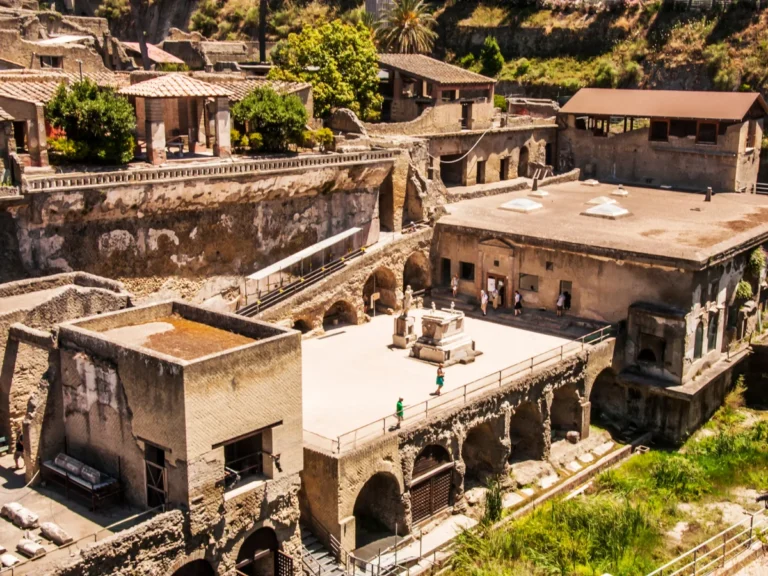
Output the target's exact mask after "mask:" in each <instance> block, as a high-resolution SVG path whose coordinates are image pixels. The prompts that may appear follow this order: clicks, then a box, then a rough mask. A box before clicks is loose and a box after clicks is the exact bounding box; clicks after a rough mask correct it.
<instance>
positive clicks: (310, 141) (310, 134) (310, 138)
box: [301, 130, 317, 148]
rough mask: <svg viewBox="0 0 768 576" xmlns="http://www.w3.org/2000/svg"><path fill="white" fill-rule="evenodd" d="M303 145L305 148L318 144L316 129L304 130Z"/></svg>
mask: <svg viewBox="0 0 768 576" xmlns="http://www.w3.org/2000/svg"><path fill="white" fill-rule="evenodd" d="M301 145H302V146H303V147H304V148H314V147H315V146H317V140H315V131H314V130H304V134H302V135H301Z"/></svg>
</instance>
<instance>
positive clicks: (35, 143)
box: [27, 104, 48, 166]
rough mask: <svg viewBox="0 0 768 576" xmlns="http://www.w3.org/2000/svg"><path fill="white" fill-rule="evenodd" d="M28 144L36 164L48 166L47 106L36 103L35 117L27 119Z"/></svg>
mask: <svg viewBox="0 0 768 576" xmlns="http://www.w3.org/2000/svg"><path fill="white" fill-rule="evenodd" d="M27 146H28V147H29V155H30V157H31V158H32V164H33V165H34V166H48V146H47V141H46V138H45V108H44V107H43V105H42V104H36V105H35V117H34V118H33V119H31V120H27Z"/></svg>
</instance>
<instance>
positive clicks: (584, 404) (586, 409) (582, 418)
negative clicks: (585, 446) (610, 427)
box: [576, 399, 592, 440]
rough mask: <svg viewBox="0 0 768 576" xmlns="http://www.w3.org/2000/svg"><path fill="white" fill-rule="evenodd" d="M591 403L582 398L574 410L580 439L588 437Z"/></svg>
mask: <svg viewBox="0 0 768 576" xmlns="http://www.w3.org/2000/svg"><path fill="white" fill-rule="evenodd" d="M591 411H592V403H591V402H590V401H589V400H583V399H582V401H581V402H580V403H579V408H578V409H577V412H576V418H577V421H576V424H577V425H578V429H579V434H580V435H581V440H584V438H589V422H590V418H591Z"/></svg>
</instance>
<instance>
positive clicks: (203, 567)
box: [171, 528, 279, 576]
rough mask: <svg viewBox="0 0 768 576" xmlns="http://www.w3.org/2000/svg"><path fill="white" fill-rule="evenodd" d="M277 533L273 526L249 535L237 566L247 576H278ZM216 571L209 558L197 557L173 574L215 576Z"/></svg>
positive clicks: (178, 575) (241, 549)
mask: <svg viewBox="0 0 768 576" xmlns="http://www.w3.org/2000/svg"><path fill="white" fill-rule="evenodd" d="M278 549H279V544H278V541H277V534H275V531H274V530H273V529H272V528H260V529H258V530H256V531H255V532H254V533H253V534H251V535H250V536H248V537H247V538H246V539H245V540H244V541H243V544H242V545H241V546H240V550H239V551H238V553H237V561H236V564H235V566H236V567H237V570H238V573H239V574H243V575H245V576H276V575H277V574H278V573H279V570H278V566H277V552H278ZM215 574H216V571H215V570H214V568H213V566H212V565H211V563H210V562H209V561H208V560H205V559H197V560H192V561H191V562H187V563H186V564H184V565H183V566H181V567H180V568H178V569H177V570H175V571H174V572H173V573H172V575H171V576H215Z"/></svg>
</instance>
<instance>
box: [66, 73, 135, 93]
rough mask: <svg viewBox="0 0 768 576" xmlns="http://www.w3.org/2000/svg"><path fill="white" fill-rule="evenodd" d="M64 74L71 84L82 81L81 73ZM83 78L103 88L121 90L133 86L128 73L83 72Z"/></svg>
mask: <svg viewBox="0 0 768 576" xmlns="http://www.w3.org/2000/svg"><path fill="white" fill-rule="evenodd" d="M64 74H66V76H67V78H68V79H69V83H70V84H72V83H73V82H78V81H79V80H80V73H79V72H65V73H64ZM83 77H85V78H88V79H89V80H92V81H94V82H96V85H97V86H101V87H102V88H115V89H120V88H125V87H127V86H130V85H131V77H130V75H129V74H127V73H119V72H83Z"/></svg>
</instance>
